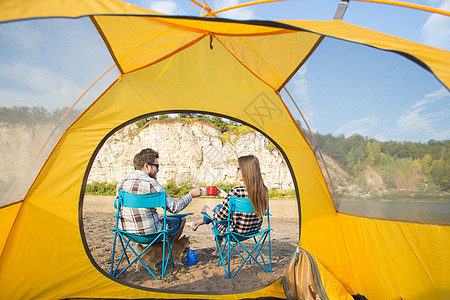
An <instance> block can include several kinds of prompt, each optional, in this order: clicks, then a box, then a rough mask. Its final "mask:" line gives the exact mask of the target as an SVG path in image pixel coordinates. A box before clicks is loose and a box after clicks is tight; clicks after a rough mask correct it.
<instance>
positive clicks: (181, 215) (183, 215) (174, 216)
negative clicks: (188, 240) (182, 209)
mask: <svg viewBox="0 0 450 300" xmlns="http://www.w3.org/2000/svg"><path fill="white" fill-rule="evenodd" d="M193 214H194V213H187V214H173V215H166V216H167V217H171V218H180V219H181V218H184V217H186V216H190V215H193Z"/></svg>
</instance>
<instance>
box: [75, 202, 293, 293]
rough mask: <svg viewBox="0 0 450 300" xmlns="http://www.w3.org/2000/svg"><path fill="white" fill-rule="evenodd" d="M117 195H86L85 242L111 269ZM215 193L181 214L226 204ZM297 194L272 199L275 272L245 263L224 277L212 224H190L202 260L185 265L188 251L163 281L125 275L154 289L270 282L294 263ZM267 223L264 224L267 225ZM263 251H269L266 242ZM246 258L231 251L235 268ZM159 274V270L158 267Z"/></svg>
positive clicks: (138, 274) (231, 287)
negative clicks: (193, 228) (218, 262)
mask: <svg viewBox="0 0 450 300" xmlns="http://www.w3.org/2000/svg"><path fill="white" fill-rule="evenodd" d="M113 202H114V197H112V196H90V195H87V196H86V197H85V198H84V205H83V220H84V231H85V235H86V241H87V243H88V246H89V250H90V251H91V255H92V257H93V258H94V260H95V261H96V263H97V265H98V266H99V267H100V268H102V269H103V270H104V271H105V272H107V273H109V270H110V266H111V253H112V241H113V233H112V232H111V229H113V228H114V224H115V223H114V222H115V221H114V220H115V219H114V218H113V215H114V213H115V209H114V207H113ZM221 202H222V201H221V200H220V199H216V198H206V197H201V198H195V199H194V200H193V201H192V202H191V203H190V204H189V206H188V207H187V208H186V209H185V210H183V211H182V213H190V212H192V213H194V215H192V216H188V217H187V221H188V222H189V221H192V220H197V219H198V218H200V217H201V214H200V211H201V208H202V207H203V205H205V204H206V205H208V206H210V207H211V208H212V207H214V206H215V205H216V204H219V203H221ZM297 211H298V210H297V202H296V200H295V199H274V200H271V201H270V213H271V214H272V217H271V218H270V223H271V228H272V229H273V231H272V273H265V272H264V271H263V270H262V269H261V268H260V267H259V266H258V265H253V266H251V265H245V266H244V267H243V268H242V269H241V271H240V272H239V273H238V274H237V275H236V277H235V278H234V279H229V280H226V279H225V274H224V270H223V267H222V266H219V267H217V266H216V264H217V259H218V258H217V257H215V256H212V255H211V253H212V252H213V250H214V245H215V241H214V236H213V234H212V231H211V226H210V225H203V226H200V227H199V228H198V229H197V231H193V230H192V229H191V228H190V227H186V228H185V229H184V232H183V234H184V235H186V236H189V237H190V248H191V250H194V251H196V252H197V260H198V263H197V264H196V265H194V266H188V265H186V254H183V256H182V259H181V262H182V265H176V266H175V268H168V269H167V273H166V276H165V278H164V280H155V279H154V278H153V277H152V276H151V275H150V274H149V273H148V272H147V271H146V270H145V269H143V268H141V271H140V272H136V271H135V268H134V267H133V268H130V269H128V270H127V271H126V272H125V273H124V274H123V275H122V276H121V277H120V280H121V281H123V282H125V283H128V284H133V285H137V286H143V287H148V288H155V289H164V290H173V291H185V292H208V291H229V292H231V291H245V290H252V289H255V288H258V287H262V286H265V285H267V284H269V283H271V282H273V281H275V280H277V279H278V278H279V277H280V275H281V274H282V273H283V271H284V269H285V267H286V265H287V264H288V263H289V262H290V260H291V256H292V255H293V254H294V252H295V250H296V247H297V245H298V234H299V233H298V217H297ZM263 226H264V225H263ZM265 248H266V249H265V250H264V251H263V252H265V253H267V252H268V249H267V247H265ZM239 261H242V259H240V257H239V256H238V255H233V256H232V267H233V266H237V265H238V264H240V263H239ZM156 274H157V276H158V274H160V273H158V272H156Z"/></svg>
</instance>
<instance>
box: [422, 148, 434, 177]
mask: <svg viewBox="0 0 450 300" xmlns="http://www.w3.org/2000/svg"><path fill="white" fill-rule="evenodd" d="M432 162H433V158H432V157H431V155H430V154H428V153H427V154H425V155H424V156H423V158H422V159H421V160H420V164H421V166H422V170H423V171H424V172H425V174H430V173H431V170H432V167H431V163H432Z"/></svg>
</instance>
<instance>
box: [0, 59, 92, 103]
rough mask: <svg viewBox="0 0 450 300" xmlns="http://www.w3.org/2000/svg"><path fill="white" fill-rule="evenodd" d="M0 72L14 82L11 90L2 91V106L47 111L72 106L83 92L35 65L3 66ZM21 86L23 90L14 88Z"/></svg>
mask: <svg viewBox="0 0 450 300" xmlns="http://www.w3.org/2000/svg"><path fill="white" fill-rule="evenodd" d="M0 69H1V70H2V71H3V72H6V73H7V74H8V78H9V79H10V80H12V84H11V86H9V87H3V89H0V99H2V101H1V102H0V105H8V106H10V105H18V106H20V105H26V106H44V107H46V108H54V107H62V106H70V105H71V104H72V103H73V101H75V99H77V98H78V96H79V95H80V94H81V93H82V92H83V89H82V88H81V87H80V86H79V85H77V84H75V83H73V82H72V81H71V80H68V79H65V78H62V77H61V76H59V75H57V74H54V73H52V72H51V71H49V70H47V69H45V68H42V67H37V66H33V65H26V64H20V63H11V64H4V63H0ZM16 83H20V86H21V87H22V88H21V89H20V90H19V89H17V88H16V87H15V84H16Z"/></svg>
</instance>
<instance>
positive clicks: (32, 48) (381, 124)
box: [0, 0, 450, 142]
mask: <svg viewBox="0 0 450 300" xmlns="http://www.w3.org/2000/svg"><path fill="white" fill-rule="evenodd" d="M128 2H130V3H133V4H136V5H140V6H143V7H146V8H150V9H153V10H156V11H159V12H163V13H168V14H178V15H192V16H198V15H200V12H201V9H200V8H199V7H198V6H197V5H195V4H194V3H192V2H191V1H189V0H185V1H164V0H158V1H150V0H133V1H128ZM207 2H208V3H209V4H210V6H211V7H212V8H213V9H219V8H222V7H228V6H230V5H235V4H238V3H242V2H244V1H236V0H229V1H227V0H221V1H211V0H210V1H208V0H207ZM410 2H413V3H417V4H422V5H427V6H431V7H436V8H440V9H443V10H450V0H445V1H442V0H436V1H434V0H430V1H410ZM338 3H339V1H335V0H333V1H331V0H302V1H284V2H277V3H269V4H260V5H255V6H251V7H246V8H242V9H237V10H233V11H230V12H227V13H223V14H221V15H220V16H222V17H227V18H236V19H266V20H277V19H307V20H330V19H332V18H333V16H334V13H335V11H336V8H337V5H338ZM343 20H344V21H346V22H348V23H352V24H355V25H358V26H362V27H366V28H369V29H373V30H377V31H380V32H383V33H387V34H391V35H394V36H398V37H401V38H405V39H409V40H412V41H415V42H419V43H423V44H427V45H430V46H433V47H438V48H441V49H444V50H446V51H450V17H445V16H440V15H436V14H430V13H426V12H421V11H417V10H413V9H408V8H401V7H394V6H389V5H382V4H373V3H364V2H351V3H350V5H349V8H348V9H347V12H346V14H345V16H344V18H343ZM54 21H55V22H63V23H64V24H61V26H59V25H54V24H52V25H51V27H48V26H49V25H48V24H46V23H45V22H42V21H39V20H36V21H30V22H13V23H8V24H2V25H1V26H0V69H1V70H2V71H3V72H0V106H12V105H27V106H40V105H42V106H45V107H46V108H47V109H49V110H52V109H54V108H56V107H62V106H70V105H71V104H72V103H73V101H74V100H75V99H76V98H77V97H78V96H79V95H80V94H81V93H82V92H83V91H84V90H85V89H86V87H87V86H88V85H89V84H90V83H91V82H92V81H94V80H95V79H96V78H97V77H98V76H99V75H100V74H101V73H102V72H103V71H104V70H105V69H106V68H108V67H109V66H111V65H112V63H113V61H112V60H111V58H110V57H109V55H108V53H107V50H106V48H105V47H104V45H102V43H101V42H100V37H99V36H98V34H97V32H96V31H95V29H94V28H93V27H92V24H91V23H90V21H89V19H84V20H78V21H71V20H68V19H66V20H54ZM68 28H69V29H68ZM48 32H51V34H48ZM68 32H69V33H70V34H68ZM84 39H85V40H84ZM92 41H98V43H94V44H95V45H97V47H96V48H95V47H92V46H89V48H88V49H87V48H86V46H85V45H92V43H91V42H92ZM322 45H323V47H322V46H320V47H319V48H318V49H317V51H316V52H315V53H314V54H313V55H312V56H311V58H310V59H309V60H308V62H307V63H306V64H305V66H304V67H303V68H302V69H301V70H300V71H299V72H298V74H297V75H296V76H294V78H293V79H292V80H291V82H290V83H289V84H288V85H287V88H288V89H289V91H290V92H291V94H293V96H294V98H295V101H296V102H297V104H298V105H299V106H300V109H301V110H302V112H303V113H304V115H305V117H306V118H307V122H308V124H309V125H310V127H311V128H312V130H313V131H314V132H316V131H318V132H320V133H324V134H327V133H331V134H333V135H339V134H344V135H346V136H350V135H352V134H355V133H357V134H361V135H363V136H369V137H374V138H376V139H378V140H381V141H385V140H404V141H420V142H427V141H428V140H429V139H435V140H443V139H450V126H449V125H450V124H449V120H450V95H449V92H448V90H447V89H446V88H444V87H443V86H442V85H441V84H440V83H439V82H438V81H437V80H436V79H435V78H434V76H433V75H431V74H429V73H428V72H425V71H424V70H423V69H421V68H420V67H418V66H417V65H416V64H414V63H412V62H410V61H408V60H406V59H404V58H403V57H401V56H398V55H395V54H392V53H386V52H382V51H376V50H374V49H372V48H369V47H365V46H361V45H356V44H350V43H345V42H342V41H339V40H335V39H331V38H328V39H325V40H324V41H323V42H322ZM74 57H77V59H76V60H75V59H74ZM49 58H51V59H55V58H56V59H57V61H58V63H57V64H51V63H50V64H49V63H47V62H48V61H47V60H48V59H49ZM116 76H117V74H116V73H114V72H112V73H111V74H110V78H115V77H116ZM283 98H284V99H288V98H287V97H283ZM286 102H287V105H288V106H289V107H290V108H291V111H292V113H293V115H294V117H295V118H296V119H300V115H299V114H298V113H297V112H296V110H295V109H294V107H293V105H292V104H290V103H289V100H286Z"/></svg>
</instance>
